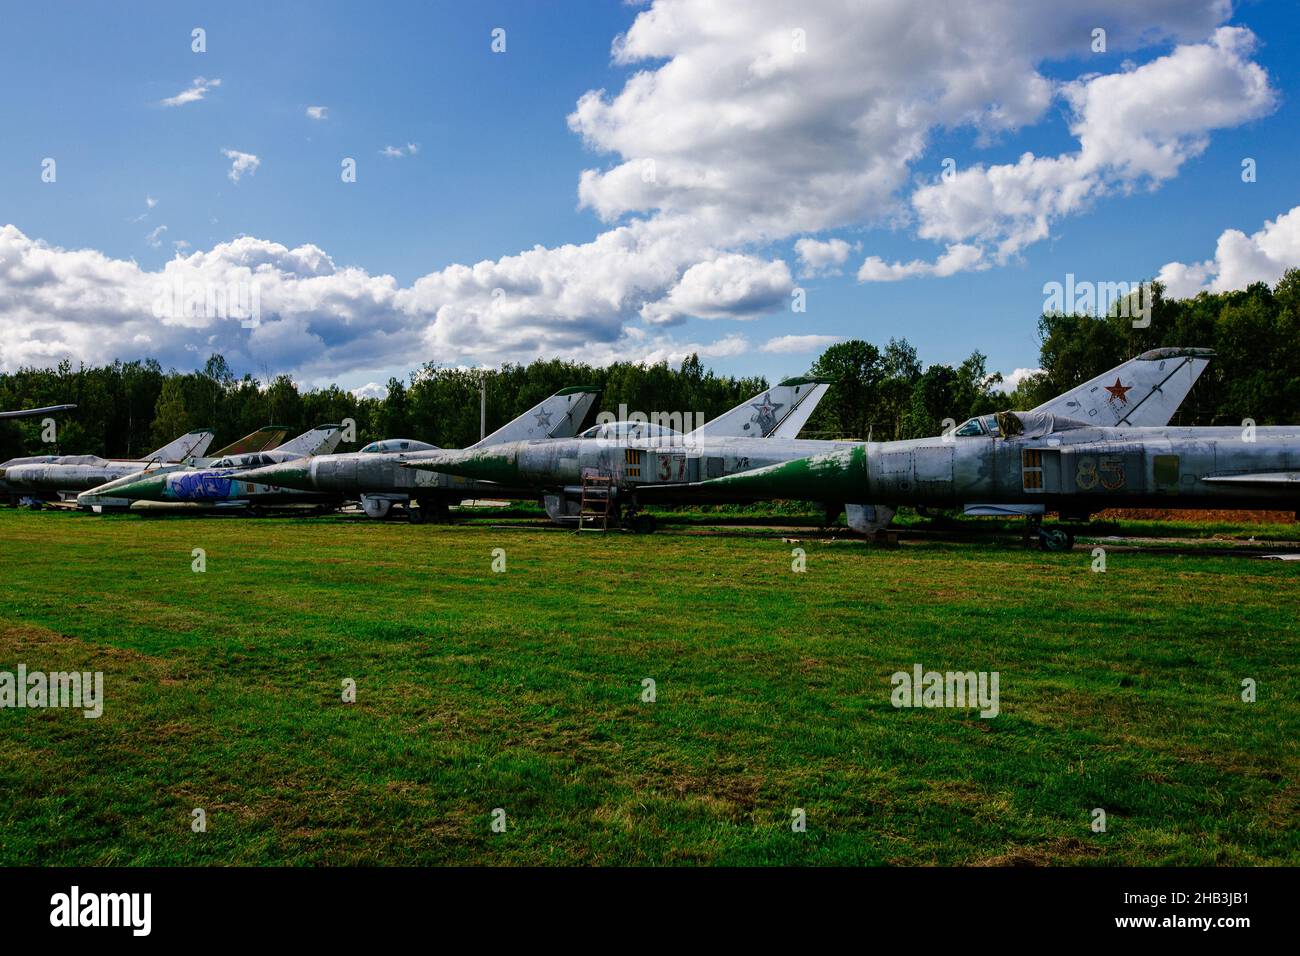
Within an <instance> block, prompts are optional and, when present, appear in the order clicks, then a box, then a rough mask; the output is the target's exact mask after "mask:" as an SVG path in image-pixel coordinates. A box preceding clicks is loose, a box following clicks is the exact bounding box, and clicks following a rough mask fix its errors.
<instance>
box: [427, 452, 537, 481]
mask: <svg viewBox="0 0 1300 956" xmlns="http://www.w3.org/2000/svg"><path fill="white" fill-rule="evenodd" d="M402 464H403V465H404V466H405V467H407V468H418V469H419V470H420V471H436V472H438V473H439V474H443V475H457V476H459V477H461V478H473V479H476V480H478V481H495V482H497V483H499V484H505V483H509V482H511V481H516V480H518V478H519V468H518V464H517V457H516V453H515V451H514V449H509V448H504V447H492V446H489V447H487V448H482V449H467V450H465V451H436V452H428V453H421V454H420V455H418V456H415V455H413V456H411V457H410V458H408V459H407V460H406V461H404V462H403V463H402Z"/></svg>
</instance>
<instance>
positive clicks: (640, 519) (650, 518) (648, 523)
mask: <svg viewBox="0 0 1300 956" xmlns="http://www.w3.org/2000/svg"><path fill="white" fill-rule="evenodd" d="M658 527H659V522H658V521H656V520H655V516H654V515H646V514H639V515H637V516H636V517H635V518H633V519H632V530H633V531H634V532H635V533H636V534H654V533H655V529H656V528H658Z"/></svg>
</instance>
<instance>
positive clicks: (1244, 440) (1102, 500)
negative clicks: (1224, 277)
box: [695, 412, 1300, 550]
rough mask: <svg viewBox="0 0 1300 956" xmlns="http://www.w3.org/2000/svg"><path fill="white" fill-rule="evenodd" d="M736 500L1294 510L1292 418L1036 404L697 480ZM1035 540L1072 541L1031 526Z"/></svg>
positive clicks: (1047, 544)
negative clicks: (1040, 407) (1219, 423)
mask: <svg viewBox="0 0 1300 956" xmlns="http://www.w3.org/2000/svg"><path fill="white" fill-rule="evenodd" d="M695 490H696V491H698V492H699V493H701V494H704V495H713V494H717V495H720V496H722V497H723V498H725V499H726V500H733V499H736V498H740V499H745V500H750V499H765V498H816V499H822V500H824V499H831V500H857V501H879V502H889V503H890V504H891V505H899V504H911V505H930V506H936V507H940V508H953V507H959V506H961V505H962V503H964V502H966V501H970V500H971V499H975V498H977V499H979V500H980V501H990V502H1001V503H1005V504H1009V505H1024V504H1041V505H1043V506H1044V507H1046V508H1048V509H1051V510H1057V511H1060V512H1061V514H1062V517H1064V518H1066V519H1067V520H1087V518H1088V517H1089V516H1090V515H1091V514H1093V513H1094V512H1097V511H1101V510H1104V509H1106V508H1152V507H1154V508H1270V509H1274V510H1286V511H1297V512H1298V515H1297V516H1298V517H1300V425H1279V426H1262V427H1258V428H1255V427H1253V426H1249V427H1243V428H1236V427H1203V428H1196V427H1184V428H1173V427H1163V428H1141V427H1130V426H1127V425H1120V426H1102V425H1091V424H1089V423H1087V422H1083V421H1079V420H1077V419H1071V418H1065V417H1061V416H1057V415H1053V414H1051V413H1042V412H999V413H998V414H997V415H988V416H984V417H982V418H972V419H971V420H970V421H968V422H966V423H965V424H964V425H963V426H962V427H961V428H959V429H957V432H956V434H955V435H954V437H953V439H952V440H951V441H949V440H947V439H945V438H924V439H920V440H916V441H896V442H864V443H861V444H857V445H854V446H852V447H851V448H844V449H838V450H836V451H833V452H831V453H829V454H824V455H816V456H812V457H808V458H800V459H797V460H794V461H787V462H781V463H779V464H773V465H768V466H766V467H763V468H758V469H754V470H750V471H747V472H742V473H738V474H732V475H727V476H724V477H720V478H714V479H709V480H707V481H703V482H700V483H698V484H697V485H696V486H695ZM1037 530H1038V535H1039V539H1040V541H1041V543H1042V545H1043V547H1044V548H1045V549H1048V550H1062V549H1065V548H1068V547H1070V546H1072V545H1073V535H1072V534H1071V533H1070V532H1068V531H1064V530H1060V529H1052V530H1045V529H1042V528H1041V527H1039V528H1038V529H1037Z"/></svg>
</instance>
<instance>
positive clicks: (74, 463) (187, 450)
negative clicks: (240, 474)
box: [0, 430, 213, 507]
mask: <svg viewBox="0 0 1300 956" xmlns="http://www.w3.org/2000/svg"><path fill="white" fill-rule="evenodd" d="M212 437H213V436H212V432H210V431H207V430H202V431H193V432H187V433H186V434H184V435H182V436H181V437H180V438H177V439H176V440H175V441H173V442H170V443H168V444H166V445H163V446H162V447H161V448H159V449H158V450H156V451H152V452H150V453H149V454H148V455H145V457H144V458H143V459H121V458H100V457H99V456H98V455H39V456H36V457H33V458H15V459H13V460H11V461H7V462H5V463H4V464H3V465H0V492H4V493H8V494H9V495H11V496H13V497H18V498H21V499H22V500H25V501H28V502H30V503H31V504H32V505H33V507H40V503H41V502H42V501H57V500H58V499H59V498H60V497H63V496H70V495H72V494H74V493H76V492H79V491H85V490H86V489H88V488H94V487H95V486H96V485H102V484H103V483H104V482H106V481H113V480H114V479H116V478H121V477H122V476H123V475H130V474H134V473H135V472H138V471H140V470H141V469H142V468H147V467H148V466H150V465H151V464H164V465H168V464H176V463H180V462H185V461H188V460H190V459H192V458H195V457H197V456H199V455H202V454H203V453H204V452H205V451H207V450H208V446H209V445H210V444H212Z"/></svg>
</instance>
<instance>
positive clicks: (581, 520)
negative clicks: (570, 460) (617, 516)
mask: <svg viewBox="0 0 1300 956" xmlns="http://www.w3.org/2000/svg"><path fill="white" fill-rule="evenodd" d="M613 513H614V479H613V477H612V476H610V475H599V474H586V475H583V476H582V498H581V500H580V502H579V505H578V530H579V531H595V530H597V529H599V530H601V531H608V530H609V518H610V515H612V514H613ZM597 522H599V524H597Z"/></svg>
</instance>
